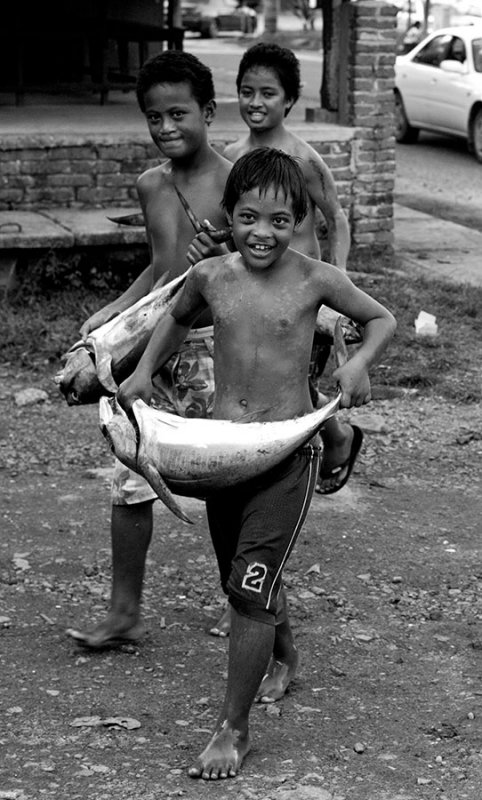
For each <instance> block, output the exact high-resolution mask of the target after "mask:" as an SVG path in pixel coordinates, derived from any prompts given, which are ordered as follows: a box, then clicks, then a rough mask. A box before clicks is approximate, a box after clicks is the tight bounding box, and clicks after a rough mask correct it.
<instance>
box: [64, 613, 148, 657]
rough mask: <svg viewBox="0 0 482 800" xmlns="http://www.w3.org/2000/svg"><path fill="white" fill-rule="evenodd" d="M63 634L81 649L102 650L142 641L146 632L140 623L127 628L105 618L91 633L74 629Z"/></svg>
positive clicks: (123, 624) (68, 629)
mask: <svg viewBox="0 0 482 800" xmlns="http://www.w3.org/2000/svg"><path fill="white" fill-rule="evenodd" d="M65 632H66V634H67V635H68V636H70V637H71V639H74V640H75V641H76V642H77V643H78V644H80V645H81V646H82V647H89V648H91V649H92V650H102V649H103V648H104V647H120V646H121V645H123V644H134V643H136V642H138V641H139V639H142V637H143V636H144V634H145V632H146V631H145V628H144V625H143V624H142V622H137V623H135V624H134V625H131V626H128V625H126V624H125V622H124V623H120V622H115V621H114V620H113V619H112V618H111V617H107V619H106V620H104V622H101V623H100V625H97V627H96V628H94V629H93V630H91V631H86V632H84V631H79V630H76V629H75V628H67V630H66V631H65Z"/></svg>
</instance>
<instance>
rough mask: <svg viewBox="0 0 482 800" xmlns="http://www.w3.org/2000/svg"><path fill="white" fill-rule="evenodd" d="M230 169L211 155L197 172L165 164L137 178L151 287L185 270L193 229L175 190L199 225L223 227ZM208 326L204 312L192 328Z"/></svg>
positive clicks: (224, 160) (226, 163) (168, 163)
mask: <svg viewBox="0 0 482 800" xmlns="http://www.w3.org/2000/svg"><path fill="white" fill-rule="evenodd" d="M230 169H231V164H230V162H228V161H227V160H226V159H224V158H222V157H221V156H219V155H218V154H216V153H214V152H213V154H212V156H211V157H210V159H209V161H208V162H207V163H206V164H205V165H204V166H203V167H202V168H200V169H196V170H189V171H181V170H176V171H175V172H174V171H173V168H172V165H171V162H165V163H164V164H161V165H160V166H158V167H154V168H153V169H150V170H147V172H145V173H144V174H143V175H141V177H140V179H139V182H138V190H139V197H140V200H141V205H142V208H143V212H144V216H145V219H146V222H147V230H148V240H149V248H150V251H151V263H152V267H153V275H152V278H153V285H154V284H155V283H156V282H157V281H158V280H159V278H160V277H162V276H163V275H164V273H166V272H168V273H169V275H168V280H172V279H173V278H175V277H177V276H178V275H182V273H184V272H185V271H186V269H188V267H189V263H188V260H187V258H186V253H187V249H188V247H189V244H190V243H191V241H192V239H193V237H194V235H195V230H194V228H193V225H192V223H191V222H190V221H189V219H188V217H187V214H186V212H185V210H184V208H183V207H182V205H181V202H180V200H179V197H178V196H177V194H176V190H175V187H177V188H178V189H179V191H180V192H181V193H182V194H183V195H184V197H185V198H186V200H187V201H188V203H189V205H190V206H191V208H192V210H193V211H194V213H195V214H196V216H197V217H198V219H199V220H200V221H201V222H203V221H204V220H205V219H208V220H209V222H211V224H212V225H214V227H215V228H223V227H225V226H226V217H225V214H224V212H223V210H222V209H221V205H220V203H221V198H222V196H223V192H224V186H225V183H226V179H227V176H228V174H229V171H230ZM210 324H212V322H211V315H210V314H209V312H207V311H206V312H205V313H203V314H202V316H201V317H200V318H199V319H198V320H197V322H196V327H202V326H204V325H210Z"/></svg>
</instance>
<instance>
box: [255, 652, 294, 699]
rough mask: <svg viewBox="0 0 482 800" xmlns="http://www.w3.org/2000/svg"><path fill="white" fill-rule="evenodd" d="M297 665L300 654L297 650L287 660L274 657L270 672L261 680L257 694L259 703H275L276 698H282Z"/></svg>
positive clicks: (269, 668)
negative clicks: (278, 659)
mask: <svg viewBox="0 0 482 800" xmlns="http://www.w3.org/2000/svg"><path fill="white" fill-rule="evenodd" d="M297 666H298V655H297V653H296V651H294V653H293V654H292V656H291V657H290V659H289V660H286V661H277V660H276V659H275V658H272V659H271V661H270V664H269V667H268V672H267V673H266V675H265V676H264V678H263V680H262V681H261V685H260V687H259V689H258V693H257V695H256V699H257V701H258V703H275V702H276V700H281V698H282V697H284V695H285V694H286V690H287V688H288V686H289V684H290V683H291V681H292V680H293V678H294V676H295V674H296V668H297Z"/></svg>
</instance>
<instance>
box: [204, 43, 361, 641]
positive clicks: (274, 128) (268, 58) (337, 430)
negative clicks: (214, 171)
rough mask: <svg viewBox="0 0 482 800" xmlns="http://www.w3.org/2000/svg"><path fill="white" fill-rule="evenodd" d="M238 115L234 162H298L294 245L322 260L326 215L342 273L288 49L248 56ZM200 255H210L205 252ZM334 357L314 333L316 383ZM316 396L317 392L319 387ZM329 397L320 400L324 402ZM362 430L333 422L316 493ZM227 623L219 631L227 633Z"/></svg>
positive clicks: (344, 244) (344, 232) (340, 247)
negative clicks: (277, 157) (300, 132)
mask: <svg viewBox="0 0 482 800" xmlns="http://www.w3.org/2000/svg"><path fill="white" fill-rule="evenodd" d="M236 87H237V91H238V103H239V112H240V115H241V117H242V119H243V121H244V122H245V123H246V125H247V126H248V129H249V130H248V133H247V134H246V135H245V136H242V137H241V138H240V139H238V141H236V142H234V143H233V144H230V145H228V146H227V147H226V149H225V151H224V155H225V156H226V158H228V159H229V160H230V161H233V162H234V161H236V160H237V159H238V158H239V157H240V156H242V155H244V154H245V153H249V152H250V151H251V150H253V149H255V148H256V147H265V146H266V147H276V148H279V149H280V150H284V151H285V152H286V153H289V154H290V155H292V156H293V157H294V158H297V159H299V162H300V166H301V169H302V171H303V175H304V177H305V180H306V186H307V190H308V210H307V214H306V217H305V219H304V221H303V223H302V224H301V225H300V226H299V227H298V228H297V229H296V231H295V232H294V235H293V242H292V247H293V248H294V249H295V250H299V251H300V252H301V253H304V254H305V255H307V256H311V257H313V258H320V257H321V251H320V243H319V240H318V237H317V214H319V212H320V211H321V213H322V215H323V217H324V219H325V222H326V229H327V253H326V260H327V261H329V263H330V264H334V265H335V266H337V267H339V268H340V269H342V270H346V263H347V258H348V253H349V249H350V229H349V226H348V221H347V219H346V216H345V214H344V212H343V209H342V207H341V205H340V202H339V199H338V195H337V191H336V185H335V181H334V180H333V176H332V174H331V172H330V170H329V168H328V166H327V165H326V163H325V162H324V160H323V159H322V157H321V156H320V154H319V153H317V152H316V150H314V148H313V147H311V145H309V144H308V143H307V142H305V141H304V140H303V139H301V138H300V137H299V136H297V135H296V134H295V133H293V132H292V131H290V130H288V128H287V127H286V124H285V123H286V118H287V117H288V115H289V113H290V111H291V109H292V108H293V106H294V104H295V103H296V102H297V100H298V99H299V96H300V92H301V76H300V64H299V61H298V59H297V58H296V56H295V54H294V53H293V52H292V50H290V49H289V48H287V47H280V46H279V45H277V44H271V43H266V42H259V43H258V44H255V45H253V46H252V47H250V48H249V49H248V50H247V51H246V52H245V54H244V55H243V57H242V59H241V61H240V64H239V67H238V74H237V78H236ZM201 255H205V252H204V253H201ZM328 356H329V345H327V344H326V342H325V341H324V340H323V339H322V338H321V337H320V336H319V335H318V334H316V333H315V337H314V348H313V356H312V364H313V368H314V374H313V376H312V377H313V380H316V379H317V378H318V377H319V376H320V375H321V373H322V371H323V368H324V366H325V364H326V360H327V358H328ZM312 390H313V393H314V394H315V393H316V389H315V388H314V385H313V386H312ZM324 399H325V398H323V397H322V396H320V402H321V403H323V402H324ZM362 438H363V437H362V432H361V430H360V428H358V427H357V426H353V425H350V424H348V423H342V422H339V421H338V420H337V419H332V420H330V421H329V422H328V424H327V425H326V427H325V429H324V431H323V444H324V449H323V459H322V463H321V466H320V475H319V480H318V482H317V489H316V491H317V492H319V493H320V494H333V493H334V492H337V491H339V490H340V489H342V488H343V486H344V485H345V484H346V482H347V481H348V478H349V477H350V474H351V471H352V469H353V466H354V463H355V460H356V458H357V456H358V453H359V451H360V448H361V444H362ZM227 627H228V626H227V624H226V623H225V620H223V619H221V620H220V622H219V623H218V628H219V631H220V632H222V631H223V628H225V629H226V630H227Z"/></svg>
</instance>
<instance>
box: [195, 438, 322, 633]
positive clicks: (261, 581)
mask: <svg viewBox="0 0 482 800" xmlns="http://www.w3.org/2000/svg"><path fill="white" fill-rule="evenodd" d="M319 454H320V448H319V447H316V446H313V445H307V446H306V447H303V448H301V449H300V450H298V451H297V452H296V453H294V454H293V455H292V456H290V457H289V458H287V459H286V460H285V461H283V462H282V463H281V464H279V465H278V466H276V467H274V468H273V469H271V470H269V472H266V473H264V474H263V475H261V476H259V477H257V478H254V479H253V480H251V481H247V482H246V483H243V484H239V485H238V486H234V487H233V488H232V489H224V490H223V491H221V492H218V493H216V494H214V495H212V496H210V497H209V498H208V499H207V501H206V510H207V515H208V521H209V529H210V532H211V537H212V540H213V545H214V550H215V552H216V557H217V560H218V566H219V572H220V576H221V585H222V587H223V590H224V591H225V592H226V594H227V595H228V596H229V601H230V603H231V605H232V606H233V607H234V608H235V609H236V610H237V611H238V612H239V613H240V614H243V615H245V616H247V617H250V618H252V619H257V620H259V621H261V622H266V623H268V624H271V625H274V624H275V616H276V609H277V598H278V593H279V591H280V588H281V578H282V572H283V567H284V565H285V563H286V561H287V559H288V557H289V555H290V553H291V551H292V549H293V546H294V544H295V542H296V539H297V538H298V535H299V533H300V531H301V528H302V525H303V522H304V521H305V517H306V514H307V513H308V509H309V507H310V503H311V498H312V496H313V491H314V488H315V484H316V479H317V474H318V466H319Z"/></svg>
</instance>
